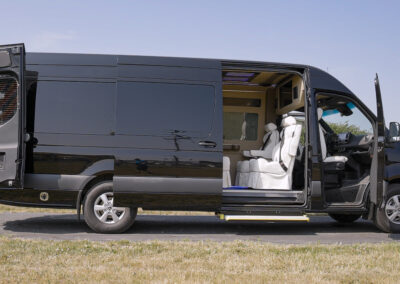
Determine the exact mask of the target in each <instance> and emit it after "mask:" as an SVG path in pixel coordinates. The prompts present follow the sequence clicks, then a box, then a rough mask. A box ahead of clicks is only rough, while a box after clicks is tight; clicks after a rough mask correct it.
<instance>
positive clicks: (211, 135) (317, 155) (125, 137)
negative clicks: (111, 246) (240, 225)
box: [0, 44, 400, 233]
mask: <svg viewBox="0 0 400 284" xmlns="http://www.w3.org/2000/svg"><path fill="white" fill-rule="evenodd" d="M375 89H376V102H377V111H376V115H375V114H374V113H373V112H372V111H371V110H369V109H368V108H367V107H366V106H365V105H364V103H363V102H362V101H361V100H360V99H358V98H357V97H356V96H355V95H354V94H353V93H352V92H351V91H350V90H349V89H348V88H347V87H346V86H344V85H343V84H342V83H341V82H339V81H338V80H337V79H335V78H334V77H332V76H331V75H329V74H328V73H326V72H324V71H322V70H320V69H317V68H315V67H312V66H308V65H298V64H285V63H268V62H248V61H233V60H217V59H192V58H171V57H146V56H123V55H85V54H56V53H26V54H25V49H24V45H23V44H14V45H4V46H1V47H0V188H1V189H0V202H1V203H4V204H11V205H16V206H35V207H51V208H75V209H77V213H78V216H80V213H81V209H83V215H84V218H85V221H86V223H87V224H88V226H89V227H90V228H91V229H93V230H94V231H96V232H101V233H115V232H123V231H125V230H127V229H128V228H130V227H131V226H132V224H133V223H134V219H135V217H136V213H137V209H138V208H143V209H144V210H147V209H152V210H153V209H155V210H196V211H211V212H216V214H217V215H218V216H219V217H220V218H221V219H224V220H227V221H235V220H252V221H307V220H308V217H307V214H309V213H312V212H317V213H328V214H329V215H330V216H331V217H332V218H334V219H335V220H337V221H338V222H352V221H355V220H357V219H358V218H360V217H363V218H365V219H368V220H372V221H374V222H375V224H376V225H377V226H378V227H379V228H380V229H382V230H383V231H386V232H400V143H399V141H400V124H399V123H396V122H393V123H390V127H389V129H386V128H385V123H384V116H383V108H382V99H381V93H380V88H379V81H378V77H376V79H375ZM290 224H292V223H288V226H290Z"/></svg>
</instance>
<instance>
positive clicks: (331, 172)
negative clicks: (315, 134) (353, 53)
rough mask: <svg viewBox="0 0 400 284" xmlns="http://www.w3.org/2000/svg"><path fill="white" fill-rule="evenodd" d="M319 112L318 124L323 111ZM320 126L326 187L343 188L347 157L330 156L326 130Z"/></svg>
mask: <svg viewBox="0 0 400 284" xmlns="http://www.w3.org/2000/svg"><path fill="white" fill-rule="evenodd" d="M317 112H318V122H319V121H320V120H321V119H322V114H323V112H324V111H323V110H322V108H318V109H317ZM318 125H319V139H320V143H321V155H322V161H323V169H324V173H325V175H324V182H325V185H326V186H328V187H330V186H333V187H337V186H341V183H342V178H343V175H344V169H345V164H346V162H347V161H348V158H347V157H346V156H329V157H328V155H327V154H328V152H327V147H326V141H325V135H324V129H323V127H322V125H321V123H320V122H319V123H318Z"/></svg>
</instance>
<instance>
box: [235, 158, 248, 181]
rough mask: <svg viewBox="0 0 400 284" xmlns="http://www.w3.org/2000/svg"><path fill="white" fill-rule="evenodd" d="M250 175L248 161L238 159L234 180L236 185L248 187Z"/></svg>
mask: <svg viewBox="0 0 400 284" xmlns="http://www.w3.org/2000/svg"><path fill="white" fill-rule="evenodd" d="M249 175H250V161H239V162H237V166H236V181H235V184H236V185H237V186H243V187H248V186H249Z"/></svg>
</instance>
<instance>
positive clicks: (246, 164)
mask: <svg viewBox="0 0 400 284" xmlns="http://www.w3.org/2000/svg"><path fill="white" fill-rule="evenodd" d="M264 130H265V132H266V133H265V135H264V137H263V145H262V146H261V148H260V149H259V150H250V151H243V156H245V157H247V158H259V157H262V158H265V159H267V160H272V152H273V150H274V148H275V145H276V144H278V143H279V131H278V130H277V127H276V124H275V123H272V122H270V123H267V124H266V125H265V126H264ZM249 175H250V161H249V160H244V161H238V162H237V166H236V181H235V184H236V185H238V186H242V187H248V186H249Z"/></svg>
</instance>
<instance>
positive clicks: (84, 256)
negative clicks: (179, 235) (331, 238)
mask: <svg viewBox="0 0 400 284" xmlns="http://www.w3.org/2000/svg"><path fill="white" fill-rule="evenodd" d="M399 255H400V244H398V243H385V244H360V245H272V244H268V243H260V242H251V241H237V242H223V243H218V242H188V241H179V242H164V241H149V242H129V241H118V242H89V241H36V240H35V241H33V240H20V239H12V238H6V237H2V238H1V237H0V283H32V282H33V283H76V282H85V283H113V282H114V283H148V282H156V283H204V282H213V283H230V282H234V283H242V282H244V283H396V282H397V283H398V280H399V278H400V261H399Z"/></svg>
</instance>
